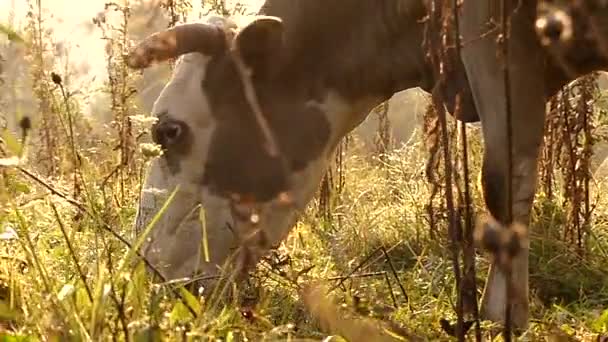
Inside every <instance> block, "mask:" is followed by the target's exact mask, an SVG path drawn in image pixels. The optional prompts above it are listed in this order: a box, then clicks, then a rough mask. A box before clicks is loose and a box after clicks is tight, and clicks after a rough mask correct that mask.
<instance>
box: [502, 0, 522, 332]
mask: <svg viewBox="0 0 608 342" xmlns="http://www.w3.org/2000/svg"><path fill="white" fill-rule="evenodd" d="M501 5H502V6H501V7H502V13H501V29H502V32H501V41H500V49H501V54H502V58H504V63H503V79H504V87H505V94H504V95H505V112H506V120H507V122H506V127H507V194H506V195H507V201H506V202H507V217H506V221H507V223H509V224H510V223H511V222H512V221H513V154H512V153H513V152H512V151H513V142H512V140H513V125H512V122H511V118H512V113H511V79H510V75H509V63H510V61H509V57H510V56H509V52H510V51H509V39H510V34H509V33H510V20H509V19H510V16H508V15H507V12H508V10H509V5H508V2H507V0H502V4H501ZM506 266H507V267H505V268H506V269H505V270H504V271H505V278H506V283H507V288H506V305H505V326H504V331H503V338H504V340H505V342H511V334H512V317H511V299H512V298H511V297H512V295H513V294H514V289H513V284H512V269H511V261H510V260H509V262H507V265H506ZM526 272H527V271H526Z"/></svg>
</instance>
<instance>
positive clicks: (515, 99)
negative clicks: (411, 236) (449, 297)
mask: <svg viewBox="0 0 608 342" xmlns="http://www.w3.org/2000/svg"><path fill="white" fill-rule="evenodd" d="M500 2H501V1H498V0H492V1H464V2H463V6H462V9H461V11H462V14H461V20H460V31H461V35H462V38H463V48H462V60H463V62H464V65H465V68H466V71H467V76H468V79H469V83H470V86H471V90H472V93H473V97H474V101H475V105H476V107H477V110H478V113H479V115H480V119H481V123H482V130H483V138H484V160H483V170H482V186H483V192H484V199H485V202H486V205H487V208H488V210H489V211H490V213H491V215H492V216H493V218H494V219H496V220H497V224H496V225H498V226H499V228H500V229H506V227H507V226H508V225H509V222H507V220H506V210H507V193H506V191H507V181H508V179H507V170H508V169H507V167H508V164H507V162H508V160H507V126H506V119H507V114H506V106H505V97H506V96H505V82H504V77H503V75H504V74H503V62H504V60H503V59H500V58H499V57H498V56H499V51H500V45H499V44H498V43H497V42H498V35H499V34H500V31H501V30H500V27H498V29H495V30H494V31H492V30H491V29H492V25H491V24H490V23H500V22H501V21H500V13H501V12H500V11H501V7H500ZM514 2H517V1H514ZM520 6H521V7H520V8H519V9H518V10H517V11H516V12H515V14H514V15H513V17H512V21H511V27H512V28H511V37H510V39H509V49H510V56H509V71H510V72H509V77H510V85H511V92H510V101H511V102H510V103H511V118H512V127H513V132H512V137H511V139H512V140H511V141H512V146H513V158H512V162H513V193H512V195H513V204H514V206H513V219H514V220H515V221H517V222H519V223H521V224H522V225H523V226H524V227H526V228H525V229H524V230H527V225H528V223H529V216H530V209H531V206H532V202H533V198H534V194H535V186H536V184H535V183H536V167H537V159H538V155H539V150H540V145H541V142H542V136H543V129H544V114H545V97H544V83H543V78H542V70H543V62H544V59H543V55H542V52H541V49H540V47H539V45H538V44H537V42H536V40H535V36H534V31H533V27H534V26H533V21H534V5H533V4H531V2H522V3H521V4H520ZM498 25H499V24H498ZM524 233H527V232H524ZM522 247H523V250H521V251H520V252H519V254H517V255H516V256H515V257H514V258H513V259H512V260H511V261H510V262H511V269H512V285H513V290H514V297H513V298H511V303H512V304H513V306H512V311H511V312H512V319H513V320H512V321H513V324H514V325H515V327H516V328H521V329H525V328H526V327H527V325H528V315H529V313H528V247H529V246H528V245H527V243H525V244H523V246H522ZM501 267H502V266H501V265H499V264H498V263H497V262H494V263H493V265H492V266H491V269H490V274H489V276H488V279H487V282H486V287H485V291H484V296H483V299H482V303H481V314H482V317H483V318H484V319H489V320H491V321H494V322H504V314H505V307H506V291H505V290H506V287H507V283H506V277H505V273H504V269H503V268H501Z"/></svg>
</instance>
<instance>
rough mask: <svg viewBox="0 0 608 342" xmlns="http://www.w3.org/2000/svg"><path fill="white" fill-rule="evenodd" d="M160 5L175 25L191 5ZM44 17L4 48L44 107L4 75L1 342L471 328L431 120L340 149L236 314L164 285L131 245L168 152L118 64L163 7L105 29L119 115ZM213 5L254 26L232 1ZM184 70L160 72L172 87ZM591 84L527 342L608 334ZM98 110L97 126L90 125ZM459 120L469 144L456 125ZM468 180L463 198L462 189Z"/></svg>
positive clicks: (475, 133)
mask: <svg viewBox="0 0 608 342" xmlns="http://www.w3.org/2000/svg"><path fill="white" fill-rule="evenodd" d="M162 3H163V7H161V9H160V13H161V14H162V15H163V16H164V18H166V21H168V22H169V23H170V24H174V23H176V22H179V21H181V20H182V18H183V17H185V16H187V15H188V13H189V11H191V7H192V6H191V4H190V2H189V1H169V2H162ZM165 3H167V4H165ZM29 4H30V11H29V14H28V17H27V20H28V25H27V26H25V27H24V28H22V29H19V30H16V29H15V28H13V27H11V26H10V25H8V24H4V23H0V25H1V26H0V44H1V45H0V46H2V47H3V48H6V49H8V48H10V49H13V50H1V49H0V66H2V65H7V61H6V59H7V57H6V56H7V52H6V51H13V52H12V53H15V54H14V55H11V56H12V57H11V58H17V57H19V58H21V59H22V63H23V65H26V66H27V68H26V69H25V70H27V72H26V76H27V77H26V79H27V80H28V81H27V82H28V87H31V91H32V95H33V98H34V100H35V101H34V105H33V106H30V107H25V108H23V107H20V106H12V105H10V106H9V105H8V104H7V103H8V101H9V100H10V98H11V97H10V95H11V92H16V91H17V90H16V89H20V88H19V87H20V86H22V85H20V84H15V83H12V80H11V79H9V78H7V77H6V75H7V69H6V67H5V68H4V69H3V68H1V67H0V80H2V82H0V87H1V89H2V90H1V91H2V92H3V93H4V94H6V96H4V97H2V98H0V128H2V136H1V139H2V140H1V141H0V158H1V159H0V338H1V340H2V341H63V340H70V341H72V340H74V341H89V340H94V341H99V340H112V341H144V340H146V341H159V340H171V341H173V340H177V341H191V340H203V341H207V340H208V341H298V340H299V341H305V340H308V341H321V340H323V341H341V340H344V337H345V336H348V335H349V334H353V333H354V332H357V333H365V334H372V332H371V331H372V330H374V329H376V328H377V327H379V326H381V325H384V326H388V327H389V328H391V329H393V330H394V331H395V332H396V333H397V334H398V335H402V336H409V337H410V338H411V339H412V340H428V341H438V340H449V337H448V336H447V335H446V333H445V332H444V330H443V329H442V325H441V321H442V319H447V320H450V321H455V317H456V315H455V309H454V307H455V299H456V288H455V281H454V274H453V271H452V263H451V259H450V251H449V243H450V241H449V238H448V233H447V208H446V205H445V200H444V197H445V195H444V194H445V187H443V184H442V180H443V177H442V175H443V171H442V170H443V161H441V160H436V161H434V162H431V163H429V160H431V161H433V160H432V159H429V158H430V155H431V153H430V151H431V150H433V148H434V147H441V144H439V145H435V144H434V143H433V141H434V140H433V139H434V138H433V134H432V126H433V122H434V115H435V114H434V112H433V111H432V110H428V111H427V113H425V114H424V119H423V120H422V121H423V122H420V123H419V124H418V125H417V126H416V129H415V131H414V133H413V135H412V136H411V137H410V138H408V139H407V141H405V142H399V143H397V142H396V140H395V139H394V137H392V136H391V132H392V131H393V129H392V128H391V127H392V126H391V125H395V123H394V122H391V121H390V120H389V119H388V118H387V116H386V111H384V110H383V108H378V109H377V110H376V111H375V112H374V113H372V114H371V115H370V120H372V119H374V120H376V121H374V125H376V126H377V129H374V130H373V132H372V133H371V134H372V136H363V135H362V134H361V133H360V132H358V131H356V132H353V133H352V134H351V135H349V136H348V137H347V139H345V140H344V141H343V142H342V143H341V145H340V147H339V151H338V153H337V154H336V160H335V162H334V164H333V165H332V168H331V170H329V172H328V174H327V176H326V178H325V180H324V182H323V183H322V184H321V185H320V188H319V193H318V195H317V196H316V197H315V199H314V201H313V202H311V203H310V205H309V206H308V208H307V210H306V211H305V212H304V213H303V214H302V216H301V218H300V219H299V220H298V222H297V224H296V225H295V227H294V228H293V230H292V232H291V234H290V235H289V236H288V238H287V239H286V240H285V241H284V242H283V243H282V244H281V245H280V246H279V248H277V249H276V250H273V251H272V252H271V253H269V254H268V255H267V257H265V258H264V259H263V260H262V261H261V262H260V264H259V265H258V267H257V269H256V270H255V271H254V272H252V273H251V277H250V279H249V281H248V283H247V284H245V286H243V287H242V288H238V289H237V288H236V287H234V288H233V289H232V290H233V291H234V293H235V294H236V295H235V296H233V299H232V300H231V301H229V302H222V301H218V300H216V299H215V298H206V297H202V296H200V295H199V294H198V292H197V291H196V289H192V288H188V287H187V286H184V285H183V284H182V283H180V282H170V283H160V284H159V283H152V282H151V281H150V279H149V276H148V274H147V273H146V272H145V269H144V267H143V264H141V263H138V264H135V263H134V262H133V261H135V260H136V254H135V253H133V251H132V249H131V248H130V247H131V245H132V244H133V243H134V241H135V237H134V236H133V230H132V228H133V222H134V218H135V217H134V216H135V213H136V208H137V203H138V199H139V194H140V191H141V186H142V182H143V177H144V176H145V171H146V166H147V164H148V163H149V161H150V159H151V158H154V157H155V156H156V155H157V153H158V151H157V150H156V149H155V148H154V146H152V145H151V144H150V139H149V134H148V129H149V126H150V120H149V112H148V110H147V108H146V106H145V105H142V103H141V102H140V100H141V98H140V97H139V95H138V92H140V91H141V89H142V87H143V86H142V84H143V82H144V80H143V78H144V76H142V75H141V74H140V73H136V72H133V71H131V70H129V69H127V68H126V66H124V64H123V63H122V61H121V59H120V56H121V54H122V53H124V51H125V50H126V49H127V48H128V47H129V46H131V45H132V44H133V41H134V40H136V39H139V38H141V33H136V31H137V29H136V28H137V27H139V28H142V27H145V25H146V20H145V18H146V17H145V16H146V15H149V13H148V12H149V10H150V7H146V6H149V5H146V4H145V3H143V2H142V3H139V2H137V1H132V2H131V4H118V3H110V4H108V5H107V6H106V7H105V9H104V11H102V12H101V13H105V15H101V16H98V17H96V18H95V19H94V20H93V21H92V22H93V24H94V26H95V29H96V30H98V31H99V32H101V33H102V35H103V36H104V37H105V40H104V41H105V47H104V58H105V67H106V72H107V79H105V80H104V81H103V82H102V83H103V85H102V86H101V88H100V89H99V90H98V91H99V92H100V93H102V94H103V95H104V100H91V98H93V95H92V94H86V93H82V92H79V89H78V87H77V86H74V85H72V84H71V83H70V80H71V78H72V77H73V71H72V70H71V69H70V65H69V63H67V62H65V63H63V62H64V61H65V59H59V58H58V57H57V53H56V49H54V47H53V44H52V43H51V42H52V31H49V30H48V28H45V26H44V25H45V21H44V16H43V14H42V11H40V7H38V6H37V5H39V4H40V1H38V2H34V1H31V2H30V3H29ZM168 4H170V5H168ZM206 6H207V7H205V9H206V10H208V11H214V12H219V13H222V12H225V13H227V12H234V11H235V8H236V11H241V10H240V9H239V8H240V7H238V6H237V7H231V8H228V9H226V8H224V6H223V5H222V3H219V2H218V3H209V4H207V5H206ZM106 15H107V16H106ZM155 25H160V24H158V23H157V24H155ZM134 32H135V33H134ZM15 51H16V52H15ZM15 56H17V57H15ZM60 61H61V63H60ZM169 70H170V66H168V67H166V68H165V69H160V68H159V69H157V70H156V71H154V72H156V73H157V74H155V75H156V77H158V78H160V79H165V80H166V77H167V76H168V72H169ZM8 71H10V70H8ZM159 75H160V76H159ZM22 81H23V80H21V81H20V82H22ZM585 82H591V83H585V84H586V87H587V88H588V89H589V92H590V93H591V95H592V98H587V99H585V98H583V100H582V101H583V102H584V103H585V104H586V106H581V105H577V103H578V104H580V103H581V102H580V101H581V98H582V97H583V95H581V94H580V93H576V94H575V93H574V91H572V90H568V91H566V90H565V91H564V93H563V95H564V97H563V98H562V97H560V101H562V102H560V103H562V105H561V106H557V105H556V107H551V108H549V109H548V110H549V111H552V112H551V113H554V114H555V115H550V116H549V120H548V123H547V135H546V139H545V142H546V147H545V149H544V151H543V161H542V163H541V164H542V165H541V169H540V171H539V178H540V180H539V191H538V194H537V196H536V201H535V206H534V211H533V217H532V225H531V231H532V236H531V260H530V291H531V293H530V300H531V316H532V318H533V319H532V322H531V324H530V328H529V329H528V331H526V332H524V334H523V335H522V336H521V337H520V339H521V340H522V341H524V340H525V341H600V337H601V336H604V337H605V336H608V196H604V195H602V194H603V193H606V191H608V178H606V179H604V176H603V175H602V174H601V173H600V172H595V177H594V176H593V175H594V174H593V173H592V172H591V170H592V169H594V170H595V169H597V166H592V164H593V162H592V155H591V152H592V151H593V147H594V144H595V143H599V142H600V141H603V140H604V137H603V135H604V131H605V127H607V126H606V123H605V116H606V115H605V114H606V109H608V107H607V106H606V103H605V100H604V96H605V90H604V89H602V88H597V86H593V85H592V83H593V82H596V83H593V84H597V79H596V78H593V77H590V78H588V79H585ZM577 86H579V87H580V85H577ZM594 87H595V88H594ZM573 88H574V86H573ZM13 95H14V94H13ZM2 101H7V102H6V103H3V102H2ZM564 101H565V102H564ZM564 103H568V104H570V103H572V105H568V106H566V105H564ZM86 104H90V108H92V113H94V114H95V115H90V114H89V115H85V114H84V113H85V107H86ZM384 109H385V108H384ZM396 110H397V111H404V112H405V111H411V110H412V109H411V108H403V109H401V108H397V109H396ZM564 113H566V114H568V113H571V114H572V116H571V118H572V121H571V123H572V122H575V123H576V122H578V121H577V120H579V121H580V120H582V118H586V119H585V120H586V121H585V122H588V123H591V124H589V125H585V126H584V127H583V126H580V125H574V126H576V127H574V126H573V128H572V129H567V130H563V129H560V128H559V127H562V126H559V125H560V124H562V125H563V118H564V116H563V115H560V114H564ZM449 123H450V128H451V130H452V131H451V133H452V134H451V135H452V138H453V139H452V142H456V141H457V140H458V139H457V138H456V136H457V134H458V131H457V126H456V124H455V122H454V120H452V119H451V118H450V119H449ZM397 124H398V123H397ZM368 126H369V125H368ZM479 133H480V132H479V127H478V126H477V125H473V126H471V127H470V128H469V129H468V140H467V142H468V145H469V156H468V157H469V159H468V164H469V165H468V167H469V169H470V179H469V182H468V184H469V186H470V190H471V195H472V198H473V201H472V209H473V211H474V212H475V213H479V212H482V211H483V210H484V206H483V199H482V195H481V192H480V188H479V186H478V178H477V177H478V174H479V170H480V161H481V152H482V151H481V144H480V141H481V140H480V139H481V138H480V134H479ZM590 134H592V135H593V137H594V139H595V140H596V141H593V140H590V139H589V136H590ZM370 141H371V142H370ZM456 147H459V145H453V146H452V156H453V157H454V158H455V159H458V158H460V157H459V156H460V153H459V150H458V149H457V148H456ZM457 157H458V158H457ZM595 163H596V164H597V163H598V162H595ZM458 165H459V166H458V167H457V169H456V170H457V171H458V172H460V170H461V166H462V165H460V164H458ZM429 173H430V174H435V175H436V177H437V183H436V184H433V182H430V181H429V179H428V175H429ZM456 179H457V180H458V181H459V183H460V184H461V186H460V187H459V188H458V189H459V191H462V190H463V188H464V187H463V186H462V185H463V184H464V180H463V176H462V174H461V173H459V176H458V177H457V178H456ZM437 189H439V192H438V193H437V194H436V195H433V193H434V190H437ZM457 197H458V196H457ZM429 208H432V209H433V210H432V211H430V210H429ZM210 248H213V246H210ZM475 260H476V267H477V275H476V278H477V290H478V297H480V295H481V291H482V290H483V282H484V279H485V276H486V274H487V268H488V263H489V257H488V256H487V255H486V254H484V253H483V252H481V251H478V253H477V254H476V256H475ZM311 283H315V284H323V285H324V286H326V287H327V288H330V289H331V291H330V292H329V295H322V296H321V295H319V297H316V298H315V297H314V296H313V297H309V298H308V299H307V300H309V301H310V300H312V301H317V302H322V303H324V306H322V308H321V309H319V312H316V313H311V312H310V310H309V309H308V307H307V306H306V305H305V303H304V299H303V297H302V292H301V289H302V288H303V287H305V286H307V284H311ZM328 299H330V300H328ZM330 303H333V304H330ZM313 316H314V317H313ZM319 316H321V319H319ZM481 326H482V328H483V330H484V331H485V330H487V329H489V328H490V325H489V323H488V322H482V324H481ZM366 329H370V330H369V331H368V330H366ZM340 335H341V336H342V337H340ZM368 336H372V335H368ZM469 339H470V340H473V333H472V332H471V333H470V334H469ZM497 339H498V340H499V339H500V337H497ZM387 340H389V339H387ZM390 340H395V341H397V340H399V338H398V337H392V339H390Z"/></svg>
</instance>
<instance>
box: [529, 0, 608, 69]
mask: <svg viewBox="0 0 608 342" xmlns="http://www.w3.org/2000/svg"><path fill="white" fill-rule="evenodd" d="M536 32H537V34H538V36H539V39H540V41H541V43H542V44H543V46H545V47H546V48H547V49H548V50H549V52H550V53H551V54H552V57H553V59H554V63H555V64H556V65H557V66H558V67H559V68H561V69H562V70H563V72H565V73H566V74H567V76H566V77H567V78H568V79H575V78H577V77H580V76H582V75H585V74H587V73H589V72H591V71H594V70H598V69H600V70H605V69H606V68H605V66H606V65H608V38H607V37H608V2H607V1H605V0H576V1H564V0H541V1H538V5H537V19H536Z"/></svg>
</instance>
